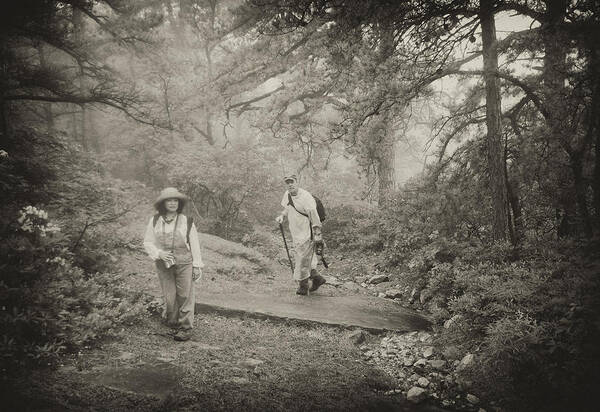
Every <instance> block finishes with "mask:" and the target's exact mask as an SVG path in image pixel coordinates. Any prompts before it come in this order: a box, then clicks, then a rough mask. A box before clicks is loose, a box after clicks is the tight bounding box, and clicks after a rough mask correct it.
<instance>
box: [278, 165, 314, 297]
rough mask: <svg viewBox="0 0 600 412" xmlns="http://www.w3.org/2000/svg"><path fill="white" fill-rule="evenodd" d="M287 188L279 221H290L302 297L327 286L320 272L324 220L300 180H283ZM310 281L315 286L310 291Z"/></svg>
mask: <svg viewBox="0 0 600 412" xmlns="http://www.w3.org/2000/svg"><path fill="white" fill-rule="evenodd" d="M283 181H284V182H285V184H286V186H287V190H286V192H285V193H284V194H283V199H281V206H283V211H282V212H281V214H280V215H279V216H277V217H276V218H275V221H276V222H277V223H279V224H280V225H281V224H282V223H283V221H284V220H285V218H287V220H288V223H289V228H290V233H291V234H292V240H293V242H294V280H296V281H297V282H298V289H297V290H296V293H297V294H298V295H307V294H308V292H309V291H310V292H314V291H316V290H317V289H318V288H319V287H320V286H321V285H323V284H324V283H325V278H324V277H323V276H321V275H319V274H318V273H317V263H318V259H317V255H316V254H315V246H316V245H317V243H322V242H323V238H322V236H321V219H320V218H319V214H318V213H317V203H316V201H315V199H314V197H313V196H312V195H311V194H310V193H309V192H308V191H306V190H304V189H302V188H301V187H299V185H298V177H297V176H296V175H295V174H288V175H285V176H284V177H283ZM309 280H311V286H310V289H309Z"/></svg>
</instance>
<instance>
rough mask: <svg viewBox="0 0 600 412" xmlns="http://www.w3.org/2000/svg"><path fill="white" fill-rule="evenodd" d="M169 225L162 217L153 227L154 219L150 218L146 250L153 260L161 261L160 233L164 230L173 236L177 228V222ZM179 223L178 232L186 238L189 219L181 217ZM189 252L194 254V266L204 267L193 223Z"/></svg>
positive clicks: (145, 241) (188, 246)
mask: <svg viewBox="0 0 600 412" xmlns="http://www.w3.org/2000/svg"><path fill="white" fill-rule="evenodd" d="M176 220H177V219H174V220H173V221H172V222H170V223H167V222H166V221H165V220H164V219H163V217H162V216H159V217H158V220H157V221H156V225H155V226H153V221H154V217H151V218H150V221H149V222H148V225H147V226H146V233H145V235H144V249H145V250H146V253H147V254H148V256H149V257H150V259H152V260H157V259H159V257H158V253H159V252H160V251H161V250H162V249H161V245H160V242H159V241H158V236H159V235H160V234H159V231H162V230H163V224H164V231H165V233H166V234H172V233H173V230H174V228H175V221H176ZM178 220H179V223H178V224H177V230H178V231H179V234H180V235H182V236H183V237H184V238H185V237H186V236H187V233H186V232H187V217H186V216H185V215H183V214H180V215H179V219H178ZM187 248H188V250H189V251H190V252H191V253H192V266H194V267H197V268H202V267H204V263H203V262H202V255H201V253H200V241H199V239H198V231H197V230H196V225H195V224H194V223H192V227H191V228H190V242H189V244H187Z"/></svg>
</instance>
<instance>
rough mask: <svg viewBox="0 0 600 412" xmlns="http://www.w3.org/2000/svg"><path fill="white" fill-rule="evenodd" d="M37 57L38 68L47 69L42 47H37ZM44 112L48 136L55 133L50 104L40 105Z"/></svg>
mask: <svg viewBox="0 0 600 412" xmlns="http://www.w3.org/2000/svg"><path fill="white" fill-rule="evenodd" d="M37 51H38V55H39V57H40V66H41V67H42V68H47V67H48V60H47V59H46V53H45V52H44V46H43V45H38V46H37ZM42 106H43V110H44V120H45V121H46V130H47V132H48V133H49V134H53V133H54V131H55V125H54V113H53V112H52V103H42Z"/></svg>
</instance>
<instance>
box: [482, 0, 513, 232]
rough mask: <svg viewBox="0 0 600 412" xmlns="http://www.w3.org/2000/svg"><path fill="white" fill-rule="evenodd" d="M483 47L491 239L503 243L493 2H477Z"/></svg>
mask: <svg viewBox="0 0 600 412" xmlns="http://www.w3.org/2000/svg"><path fill="white" fill-rule="evenodd" d="M479 19H480V22H481V37H482V45H483V71H484V76H483V77H484V81H485V92H486V114H485V117H486V125H487V137H486V141H487V161H488V174H489V189H490V193H491V198H492V209H493V217H492V236H493V238H494V240H505V239H506V234H507V233H506V230H507V221H508V218H507V210H506V205H507V195H506V181H505V178H504V155H503V152H504V150H503V147H502V111H501V100H500V83H499V79H498V76H497V71H498V50H497V49H496V25H495V22H494V5H493V0H481V1H480V8H479Z"/></svg>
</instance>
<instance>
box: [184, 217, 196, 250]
mask: <svg viewBox="0 0 600 412" xmlns="http://www.w3.org/2000/svg"><path fill="white" fill-rule="evenodd" d="M186 218H187V231H186V232H185V238H186V240H187V243H188V245H189V244H190V231H191V230H192V225H193V224H194V218H193V217H189V216H186Z"/></svg>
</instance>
